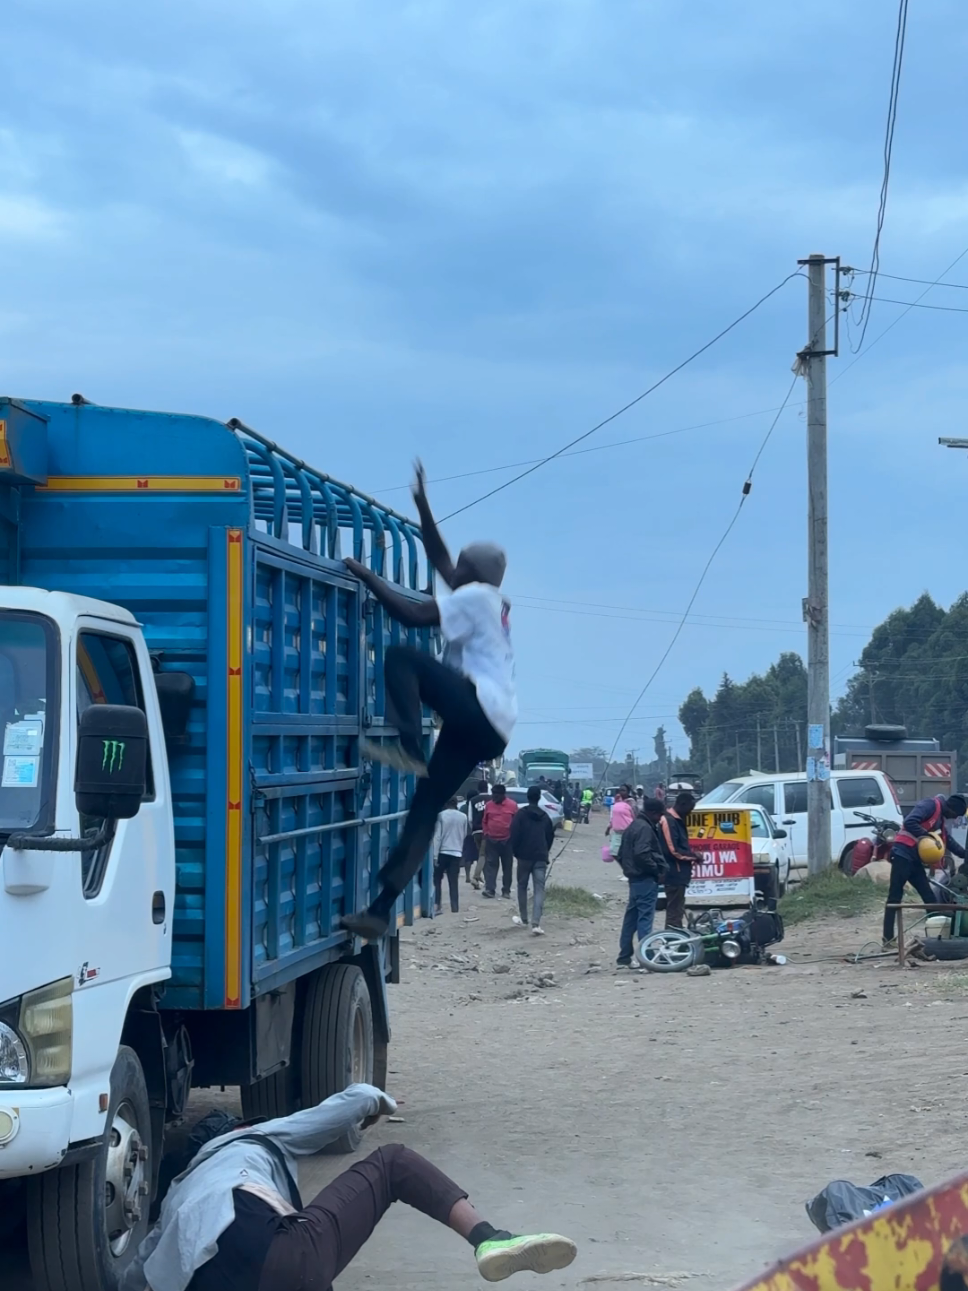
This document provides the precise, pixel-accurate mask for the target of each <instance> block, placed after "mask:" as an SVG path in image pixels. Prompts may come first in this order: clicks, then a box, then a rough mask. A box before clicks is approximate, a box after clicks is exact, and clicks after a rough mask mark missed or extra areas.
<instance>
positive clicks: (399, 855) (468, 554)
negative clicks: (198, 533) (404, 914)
mask: <svg viewBox="0 0 968 1291" xmlns="http://www.w3.org/2000/svg"><path fill="white" fill-rule="evenodd" d="M416 470H417V478H416V480H415V482H414V486H413V497H414V501H415V502H416V504H417V511H418V512H419V514H420V524H421V530H422V533H423V540H424V548H425V550H426V552H427V559H428V560H429V561H430V563H431V564H432V565H433V567H434V569H436V571H437V573H438V574H439V575H440V577H441V579H442V580H443V581H444V583H446V585H447V586H448V588H450V589H451V594H450V595H449V596H442V597H441V598H440V599H439V600H436V599H433V598H429V597H428V598H427V599H426V600H422V601H413V600H411V599H410V598H409V597H407V596H405V595H404V594H403V593H402V592H400V591H399V590H398V589H397V588H395V587H394V586H393V585H392V584H390V583H388V582H387V581H386V579H384V578H381V577H380V576H379V575H378V574H374V573H373V571H372V570H369V569H367V568H366V566H365V565H361V564H360V562H359V561H358V560H351V559H347V561H346V565H347V568H348V569H350V570H351V571H352V573H354V574H356V576H357V577H358V578H359V579H360V580H361V581H362V582H363V583H364V584H365V585H366V586H367V587H368V588H369V589H370V591H371V592H372V593H373V595H374V596H375V597H376V598H377V600H378V601H379V602H380V604H381V605H382V606H383V607H384V609H385V610H386V611H387V612H388V613H389V614H390V615H391V617H392V618H394V619H396V620H397V621H398V622H399V623H402V624H404V626H406V627H415V628H429V627H436V626H437V625H439V626H440V630H441V635H442V636H443V638H444V652H443V656H442V658H441V659H439V660H438V659H434V658H433V657H432V656H431V655H429V654H428V653H427V652H426V651H424V650H414V649H412V648H411V647H409V646H390V647H389V649H388V650H387V652H386V655H385V657H384V681H385V685H386V693H387V717H388V719H389V720H390V721H391V722H392V723H393V724H394V725H395V726H396V727H397V730H398V731H399V733H400V742H399V744H384V745H379V744H374V743H371V742H369V741H365V742H364V741H361V752H362V753H363V754H364V755H365V756H368V757H371V758H374V759H376V760H378V761H382V762H388V763H389V764H390V765H391V766H395V767H396V768H397V769H398V770H401V771H406V772H409V773H412V774H416V775H418V776H420V777H422V778H421V779H420V781H419V783H418V785H417V790H416V793H415V794H414V796H413V802H412V803H411V804H410V811H409V813H408V815H407V819H406V822H405V823H404V826H403V830H402V832H401V834H400V838H399V840H398V842H397V844H396V846H395V847H394V848H393V850H392V851H391V853H390V856H389V858H388V859H387V863H386V864H385V865H384V866H383V868H382V870H381V871H380V875H379V877H380V884H381V887H380V892H379V894H378V896H377V897H376V899H375V900H374V901H373V902H372V904H371V905H370V906H369V908H368V909H367V910H365V911H364V912H363V913H362V914H351V915H345V916H344V917H343V919H342V920H341V923H342V925H343V927H344V928H346V929H348V930H349V931H350V932H353V933H356V934H357V935H359V936H361V937H369V938H377V937H382V936H383V934H384V933H385V932H386V931H387V928H388V927H389V920H390V911H391V910H392V909H393V905H394V902H395V901H396V899H397V897H398V896H399V895H400V893H401V892H402V891H403V890H404V888H405V887H406V886H407V884H408V883H409V882H410V880H411V879H412V878H413V876H414V875H415V874H416V872H417V870H418V869H419V868H420V863H421V861H422V860H423V858H424V856H425V855H426V852H427V848H428V847H429V845H430V841H431V839H432V838H433V833H434V825H435V824H436V821H437V816H438V814H439V813H440V811H441V810H442V809H443V807H444V805H445V803H446V802H447V800H448V799H449V798H451V797H453V795H454V794H455V793H456V792H457V790H458V789H459V788H460V786H461V785H462V784H463V783H464V781H465V780H466V779H467V777H468V776H469V775H470V774H471V772H472V771H473V770H474V768H475V767H476V766H477V765H478V764H479V763H481V762H490V761H491V760H492V759H493V758H497V757H500V756H501V754H502V753H503V752H504V750H505V748H506V747H507V742H508V740H509V739H510V738H511V732H512V730H513V729H514V723H515V721H516V720H517V715H518V701H517V694H516V691H515V686H514V656H513V654H512V652H511V634H510V628H509V625H508V614H509V611H510V605H509V604H508V602H507V601H506V600H505V599H504V597H503V596H502V595H501V593H500V591H499V590H498V589H499V588H500V586H501V581H502V580H503V578H504V570H505V567H506V565H507V558H506V557H505V554H504V552H503V551H502V549H501V548H500V547H497V546H495V545H494V544H493V543H488V542H476V543H472V544H471V545H470V546H468V547H465V548H464V549H463V550H462V551H461V553H460V555H459V556H458V557H457V563H456V565H455V564H454V562H453V561H452V560H451V558H450V553H449V552H448V550H447V547H446V545H445V544H444V540H443V538H442V537H441V536H440V532H439V530H438V529H437V525H436V523H435V521H434V517H433V514H432V513H431V510H430V504H429V502H428V501H427V493H426V488H425V483H426V481H425V477H424V471H423V467H422V466H421V465H420V463H419V462H418V463H417V468H416ZM421 704H426V705H428V707H430V708H432V709H433V710H434V712H436V713H437V715H438V716H439V717H440V719H441V728H440V734H439V735H438V737H437V744H436V747H435V748H434V752H433V756H432V757H431V759H430V763H429V765H428V764H425V763H424V753H423V745H422V735H423V729H422V725H421Z"/></svg>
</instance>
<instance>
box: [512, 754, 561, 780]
mask: <svg viewBox="0 0 968 1291" xmlns="http://www.w3.org/2000/svg"><path fill="white" fill-rule="evenodd" d="M570 774H571V767H570V765H569V762H568V754H567V753H564V752H563V751H562V750H561V749H525V750H524V752H523V753H520V754H519V755H518V784H520V785H523V786H524V787H525V788H527V786H528V785H531V784H537V783H538V781H539V780H541V778H542V777H544V779H545V780H547V781H548V782H549V784H554V783H555V781H556V780H562V781H564V780H567V779H568V777H569V776H570Z"/></svg>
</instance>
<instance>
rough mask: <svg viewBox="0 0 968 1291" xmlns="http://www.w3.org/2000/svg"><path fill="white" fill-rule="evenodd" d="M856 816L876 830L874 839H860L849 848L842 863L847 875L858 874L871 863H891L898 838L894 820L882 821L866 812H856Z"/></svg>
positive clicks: (841, 866)
mask: <svg viewBox="0 0 968 1291" xmlns="http://www.w3.org/2000/svg"><path fill="white" fill-rule="evenodd" d="M854 815H855V816H859V817H860V819H861V820H863V821H865V822H866V823H867V824H868V825H870V827H871V828H872V829H873V830H874V837H873V838H858V840H857V842H856V843H855V844H854V845H853V847H851V848H849V849H848V851H847V852H846V853H845V854H844V857H843V859H842V860H841V862H840V868H841V869H842V870H843V872H844V873H845V874H847V875H853V874H856V873H857V871H858V870H862V869H863V868H864V866H865V865H869V864H870V862H871V861H889V860H890V859H891V848H892V847H893V846H894V840H895V838H897V824H896V823H895V821H893V820H880V819H878V817H876V816H869V815H868V814H867V812H866V811H855V812H854Z"/></svg>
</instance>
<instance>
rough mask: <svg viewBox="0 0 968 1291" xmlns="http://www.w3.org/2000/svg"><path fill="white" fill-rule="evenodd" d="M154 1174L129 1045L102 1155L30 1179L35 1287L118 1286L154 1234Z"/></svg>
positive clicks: (116, 1076) (137, 1068)
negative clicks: (151, 1220)
mask: <svg viewBox="0 0 968 1291" xmlns="http://www.w3.org/2000/svg"><path fill="white" fill-rule="evenodd" d="M151 1175H152V1162H151V1118H150V1112H149V1107H148V1091H147V1089H146V1087H145V1078H144V1072H143V1071H142V1069H141V1063H140V1061H139V1059H138V1055H137V1054H136V1053H135V1051H134V1050H133V1049H129V1048H128V1046H127V1045H122V1046H121V1047H120V1049H119V1050H118V1056H117V1058H116V1059H115V1063H114V1068H113V1070H112V1072H111V1102H110V1104H109V1107H108V1115H107V1129H106V1132H105V1136H104V1140H103V1145H102V1147H101V1150H100V1151H99V1152H98V1154H97V1156H96V1157H93V1158H92V1159H91V1160H88V1161H83V1162H81V1164H80V1165H75V1166H65V1167H63V1168H62V1169H60V1170H48V1171H47V1172H46V1173H45V1174H42V1175H40V1176H39V1177H38V1178H36V1179H31V1180H30V1192H29V1196H28V1203H27V1237H28V1244H29V1248H30V1267H31V1271H32V1273H33V1277H34V1287H35V1291H118V1288H119V1286H120V1282H121V1275H122V1274H123V1272H124V1270H125V1269H126V1268H127V1266H128V1264H130V1262H131V1260H132V1259H133V1258H134V1255H135V1252H136V1251H137V1249H138V1247H139V1246H140V1244H141V1242H142V1240H143V1238H144V1236H145V1234H146V1233H147V1231H148V1212H149V1209H150V1205H151V1198H150V1190H151V1182H150V1181H151Z"/></svg>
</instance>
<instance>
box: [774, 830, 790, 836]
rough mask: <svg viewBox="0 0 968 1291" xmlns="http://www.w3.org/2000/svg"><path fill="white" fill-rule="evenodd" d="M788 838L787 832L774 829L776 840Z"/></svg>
mask: <svg viewBox="0 0 968 1291" xmlns="http://www.w3.org/2000/svg"><path fill="white" fill-rule="evenodd" d="M786 836H787V832H786V830H785V829H774V831H773V837H774V838H786Z"/></svg>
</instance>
